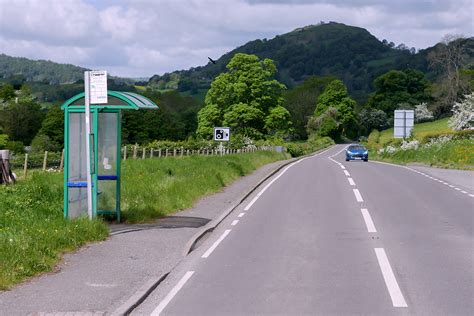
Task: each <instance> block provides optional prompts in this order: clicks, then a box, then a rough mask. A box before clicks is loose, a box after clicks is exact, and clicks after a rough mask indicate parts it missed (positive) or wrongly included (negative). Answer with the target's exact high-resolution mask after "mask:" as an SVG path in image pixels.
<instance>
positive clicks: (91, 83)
mask: <svg viewBox="0 0 474 316" xmlns="http://www.w3.org/2000/svg"><path fill="white" fill-rule="evenodd" d="M84 96H85V100H84V105H85V123H86V124H85V128H86V132H85V137H86V168H87V214H88V215H89V218H92V217H93V213H92V174H93V173H94V168H92V161H93V159H91V157H92V156H91V155H92V154H93V152H92V150H91V149H92V148H93V145H91V139H93V138H94V136H93V134H92V133H91V122H90V116H91V113H90V105H91V104H104V103H107V71H104V70H99V71H85V72H84Z"/></svg>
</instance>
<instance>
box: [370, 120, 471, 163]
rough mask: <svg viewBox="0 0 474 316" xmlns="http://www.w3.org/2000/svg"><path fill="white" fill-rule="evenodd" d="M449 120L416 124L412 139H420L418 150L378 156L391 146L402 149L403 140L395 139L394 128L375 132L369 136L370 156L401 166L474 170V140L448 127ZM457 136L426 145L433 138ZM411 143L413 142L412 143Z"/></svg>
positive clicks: (466, 134)
mask: <svg viewBox="0 0 474 316" xmlns="http://www.w3.org/2000/svg"><path fill="white" fill-rule="evenodd" d="M448 120H449V118H445V119H441V120H437V121H433V122H426V123H420V124H415V126H414V129H413V134H412V137H411V138H410V140H418V141H419V143H420V147H419V148H418V149H416V150H415V149H407V150H397V151H396V152H395V153H393V154H388V153H384V154H381V155H380V154H378V150H379V149H381V148H385V147H387V146H388V145H391V146H393V147H395V148H397V147H399V145H400V144H401V143H402V139H395V138H393V128H391V129H387V130H384V131H381V132H380V133H378V132H376V131H374V132H372V133H371V134H370V135H369V138H368V143H367V147H368V148H369V149H370V156H371V158H372V159H375V160H383V161H387V162H392V163H397V164H407V163H414V162H416V163H423V164H426V165H430V166H436V167H442V168H452V169H467V170H472V169H474V141H473V140H472V138H470V136H469V134H468V133H459V132H455V131H453V130H452V129H451V128H450V127H449V126H448ZM442 135H454V138H455V139H454V140H451V141H449V142H447V143H443V144H438V145H435V146H431V147H426V146H423V145H424V144H425V143H427V142H428V140H429V138H430V137H433V138H436V137H438V136H442ZM410 140H409V141H410Z"/></svg>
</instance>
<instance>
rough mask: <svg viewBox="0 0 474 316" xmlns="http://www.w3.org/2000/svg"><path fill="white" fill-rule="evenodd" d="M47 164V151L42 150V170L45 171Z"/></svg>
mask: <svg viewBox="0 0 474 316" xmlns="http://www.w3.org/2000/svg"><path fill="white" fill-rule="evenodd" d="M47 164H48V151H47V150H46V151H45V152H44V159H43V171H46V165H47Z"/></svg>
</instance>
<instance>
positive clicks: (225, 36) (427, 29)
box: [0, 0, 473, 76]
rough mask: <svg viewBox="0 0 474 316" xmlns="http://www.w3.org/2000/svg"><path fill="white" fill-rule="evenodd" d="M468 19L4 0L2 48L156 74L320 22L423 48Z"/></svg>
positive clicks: (462, 3) (355, 7)
mask: <svg viewBox="0 0 474 316" xmlns="http://www.w3.org/2000/svg"><path fill="white" fill-rule="evenodd" d="M85 1H87V2H85ZM472 19H473V17H472V1H471V0H459V1H456V0H451V1H447V0H446V1H434V0H425V1H411V0H400V1H390V2H388V1H377V0H361V1H349V0H346V1H343V0H335V1H329V0H313V1H311V0H299V1H298V0H294V1H278V0H263V1H258V0H248V1H245V0H226V1H221V0H157V1H155V0H120V1H110V0H104V1H98V0H0V29H1V33H0V52H3V53H6V54H10V55H14V56H24V57H29V58H41V59H50V60H54V61H57V62H66V63H73V64H78V65H80V66H84V67H89V68H95V69H99V68H104V69H107V70H109V72H111V73H113V74H114V75H121V76H151V75H153V74H155V73H164V72H168V71H173V70H178V69H187V68H189V67H193V66H200V65H204V64H206V63H207V56H210V57H212V58H218V57H220V56H221V55H222V54H224V53H226V52H228V51H229V50H231V49H233V48H235V47H236V46H239V45H243V44H245V43H246V42H248V41H250V40H254V39H257V38H272V37H274V36H275V35H277V34H282V33H286V32H289V31H291V30H293V29H295V28H297V27H302V26H305V25H308V24H317V23H318V22H320V21H326V22H328V21H337V22H341V23H345V24H348V25H354V26H359V27H364V28H367V29H368V31H369V32H371V33H372V34H374V35H375V36H376V37H377V38H379V39H384V38H385V39H387V40H389V41H393V42H395V43H397V44H399V43H405V44H406V45H408V46H410V47H411V46H414V47H417V48H425V47H427V46H432V45H434V44H435V43H436V42H438V41H439V40H440V39H441V38H442V37H443V35H445V34H446V33H458V34H464V35H467V36H472ZM115 71H116V72H115Z"/></svg>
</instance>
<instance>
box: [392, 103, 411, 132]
mask: <svg viewBox="0 0 474 316" xmlns="http://www.w3.org/2000/svg"><path fill="white" fill-rule="evenodd" d="M414 124H415V111H414V110H395V113H394V119H393V137H394V138H407V137H410V135H411V131H412V129H413V125H414Z"/></svg>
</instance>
